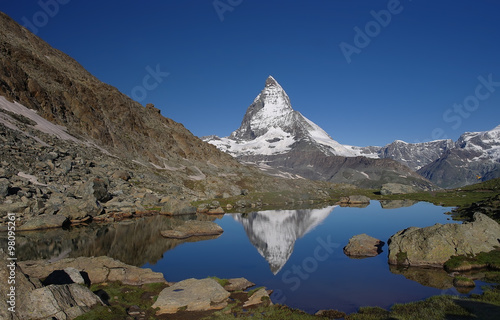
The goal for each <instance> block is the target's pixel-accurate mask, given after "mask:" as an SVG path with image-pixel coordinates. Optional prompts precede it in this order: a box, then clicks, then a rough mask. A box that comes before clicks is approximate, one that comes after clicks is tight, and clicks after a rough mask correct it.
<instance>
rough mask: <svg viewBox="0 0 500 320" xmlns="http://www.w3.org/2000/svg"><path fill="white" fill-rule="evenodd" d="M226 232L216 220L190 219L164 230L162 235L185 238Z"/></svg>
mask: <svg viewBox="0 0 500 320" xmlns="http://www.w3.org/2000/svg"><path fill="white" fill-rule="evenodd" d="M223 232H224V230H222V228H221V227H220V226H219V225H218V224H217V223H215V222H211V221H196V220H188V221H186V222H185V223H184V224H183V225H180V226H177V227H176V228H175V229H173V230H164V231H162V232H161V235H162V236H164V237H165V238H173V239H185V238H189V237H194V236H214V235H220V234H222V233H223Z"/></svg>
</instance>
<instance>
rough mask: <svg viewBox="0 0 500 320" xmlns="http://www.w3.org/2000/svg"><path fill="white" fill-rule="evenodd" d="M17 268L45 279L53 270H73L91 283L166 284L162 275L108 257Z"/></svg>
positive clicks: (30, 263)
mask: <svg viewBox="0 0 500 320" xmlns="http://www.w3.org/2000/svg"><path fill="white" fill-rule="evenodd" d="M19 266H20V267H21V269H22V270H23V271H24V273H25V274H27V275H28V276H30V277H34V278H38V279H45V278H47V277H48V276H49V274H51V273H52V272H53V271H54V270H65V269H66V268H69V267H71V268H75V269H76V270H78V271H80V272H85V273H86V274H87V275H88V277H89V280H90V282H91V283H102V282H109V281H121V282H122V283H124V284H129V285H143V284H146V283H156V282H163V283H164V282H166V281H165V278H164V277H163V274H162V273H160V272H153V271H152V270H151V269H148V268H144V269H143V268H139V267H136V266H131V265H128V264H125V263H123V262H120V261H118V260H114V259H112V258H110V257H105V256H102V257H95V258H94V257H90V258H89V257H78V258H67V259H61V260H58V261H54V262H48V261H46V260H41V261H22V262H19Z"/></svg>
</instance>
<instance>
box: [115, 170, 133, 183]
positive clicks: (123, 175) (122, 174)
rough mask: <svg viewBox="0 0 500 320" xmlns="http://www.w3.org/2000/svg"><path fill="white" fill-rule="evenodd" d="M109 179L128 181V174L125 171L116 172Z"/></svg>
mask: <svg viewBox="0 0 500 320" xmlns="http://www.w3.org/2000/svg"><path fill="white" fill-rule="evenodd" d="M111 178H113V179H121V180H123V181H128V180H130V173H128V172H127V171H125V170H117V171H115V172H114V173H113V174H112V175H111Z"/></svg>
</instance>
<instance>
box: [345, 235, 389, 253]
mask: <svg viewBox="0 0 500 320" xmlns="http://www.w3.org/2000/svg"><path fill="white" fill-rule="evenodd" d="M383 246H384V242H383V241H381V240H379V239H376V238H373V237H370V236H369V235H367V234H365V233H363V234H359V235H356V236H354V237H352V238H351V239H349V243H348V244H347V246H345V247H344V253H345V254H346V255H347V256H349V257H355V258H363V257H375V256H377V255H378V254H380V253H381V252H382V247H383Z"/></svg>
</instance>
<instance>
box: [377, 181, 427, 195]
mask: <svg viewBox="0 0 500 320" xmlns="http://www.w3.org/2000/svg"><path fill="white" fill-rule="evenodd" d="M419 191H422V190H420V189H418V188H416V187H413V186H409V185H406V184H401V183H386V184H384V185H382V189H380V194H381V195H384V196H385V195H389V194H405V193H415V192H419Z"/></svg>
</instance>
